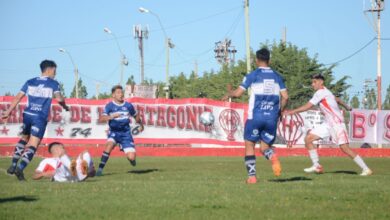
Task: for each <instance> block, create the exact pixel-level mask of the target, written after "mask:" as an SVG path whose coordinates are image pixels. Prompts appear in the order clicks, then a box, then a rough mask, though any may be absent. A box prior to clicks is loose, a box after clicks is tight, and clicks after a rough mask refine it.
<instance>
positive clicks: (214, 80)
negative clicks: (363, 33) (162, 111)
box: [170, 42, 350, 108]
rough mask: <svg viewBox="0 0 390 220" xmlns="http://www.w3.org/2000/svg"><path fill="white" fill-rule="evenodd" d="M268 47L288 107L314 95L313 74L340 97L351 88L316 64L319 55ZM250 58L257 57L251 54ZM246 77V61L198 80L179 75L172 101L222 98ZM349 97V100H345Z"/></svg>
mask: <svg viewBox="0 0 390 220" xmlns="http://www.w3.org/2000/svg"><path fill="white" fill-rule="evenodd" d="M262 47H267V48H269V49H270V51H271V54H272V58H271V63H270V66H271V68H273V69H274V70H276V71H277V72H279V73H280V74H281V75H282V77H283V78H284V80H285V84H286V86H287V89H288V92H289V97H290V102H289V108H293V107H297V106H299V105H302V104H303V103H306V102H307V101H308V100H309V99H310V98H311V97H312V95H313V90H312V89H311V79H310V77H311V76H312V75H313V74H314V73H322V74H323V75H324V76H325V78H326V81H325V85H326V86H327V87H328V88H329V89H330V90H331V91H332V92H334V94H335V95H337V96H341V95H342V94H345V91H346V90H347V89H348V88H349V87H350V85H348V84H347V82H346V81H347V79H348V78H349V77H348V76H344V77H342V78H341V79H339V80H337V81H336V80H335V78H334V75H333V68H334V66H330V67H325V66H324V65H323V64H320V63H319V62H318V61H317V56H315V57H314V58H311V57H310V56H309V55H308V54H307V51H306V49H300V48H298V47H297V46H295V45H293V44H291V43H289V44H284V43H281V42H280V43H276V42H274V43H273V44H272V45H268V44H262V45H260V48H262ZM251 57H255V55H254V54H253V52H252V55H251ZM252 60H253V61H252V63H251V66H252V70H254V69H255V68H256V65H255V62H254V59H252ZM246 74H247V71H246V62H245V61H244V60H239V61H238V62H237V63H236V64H235V65H231V66H223V67H222V68H221V70H220V71H219V72H216V73H215V72H213V71H211V72H205V73H204V74H203V76H202V77H198V78H196V77H195V75H194V74H193V73H192V74H190V75H189V76H186V75H185V74H184V73H180V74H179V75H178V76H175V77H171V79H170V84H171V86H172V97H173V98H189V97H198V96H199V94H200V93H203V94H207V95H206V97H207V98H211V99H220V98H221V97H222V96H223V95H224V94H225V93H226V91H227V88H226V87H227V85H228V84H230V85H232V86H233V89H234V88H236V87H237V86H238V85H239V84H240V83H241V82H242V80H243V78H244V76H245V75H246ZM345 98H347V97H345ZM247 100H248V95H247V94H245V95H244V96H243V97H241V98H239V99H234V100H233V101H235V102H247Z"/></svg>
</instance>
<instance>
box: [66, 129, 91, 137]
mask: <svg viewBox="0 0 390 220" xmlns="http://www.w3.org/2000/svg"><path fill="white" fill-rule="evenodd" d="M91 130H92V128H86V129H82V128H72V132H71V134H70V136H71V137H76V136H77V134H80V135H83V136H84V137H88V136H89V135H91Z"/></svg>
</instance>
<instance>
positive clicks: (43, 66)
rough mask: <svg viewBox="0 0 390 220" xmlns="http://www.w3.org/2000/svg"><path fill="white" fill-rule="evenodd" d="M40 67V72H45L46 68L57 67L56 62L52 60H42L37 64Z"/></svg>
mask: <svg viewBox="0 0 390 220" xmlns="http://www.w3.org/2000/svg"><path fill="white" fill-rule="evenodd" d="M39 66H40V67H41V72H42V73H43V72H45V71H46V69H47V68H53V67H57V64H56V63H55V62H54V61H52V60H44V61H42V62H41V64H40V65H39Z"/></svg>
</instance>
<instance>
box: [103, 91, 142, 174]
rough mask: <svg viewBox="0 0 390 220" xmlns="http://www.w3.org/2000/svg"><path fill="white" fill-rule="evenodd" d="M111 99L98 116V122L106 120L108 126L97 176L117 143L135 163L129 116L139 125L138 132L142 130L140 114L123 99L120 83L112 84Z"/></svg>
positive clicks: (134, 163)
mask: <svg viewBox="0 0 390 220" xmlns="http://www.w3.org/2000/svg"><path fill="white" fill-rule="evenodd" d="M111 94H112V101H111V102H110V103H108V104H107V105H106V107H105V109H104V112H103V115H102V116H101V118H99V121H100V122H108V125H109V127H110V130H109V134H108V139H107V143H106V149H105V150H104V151H103V154H102V157H101V160H100V164H99V168H98V171H97V173H96V175H97V176H101V175H102V174H103V169H104V166H105V165H106V163H107V161H108V158H109V157H110V153H111V151H112V150H113V149H114V147H115V145H116V144H119V147H120V150H121V151H123V152H124V153H125V154H126V156H127V159H128V160H129V161H130V164H131V165H132V166H135V165H136V152H135V145H134V140H133V137H132V135H131V129H130V117H135V121H136V123H138V124H139V125H140V126H139V132H142V131H143V130H144V127H143V125H142V122H141V118H140V115H139V114H137V111H136V110H135V109H134V106H133V105H132V104H131V103H130V102H126V101H125V100H124V94H123V88H122V86H120V85H117V86H114V87H113V88H112V89H111Z"/></svg>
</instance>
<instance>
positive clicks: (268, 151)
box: [263, 148, 274, 160]
mask: <svg viewBox="0 0 390 220" xmlns="http://www.w3.org/2000/svg"><path fill="white" fill-rule="evenodd" d="M263 155H264V157H265V159H267V160H270V159H271V158H272V156H273V155H274V150H273V149H272V148H268V149H266V150H265V151H264V152H263Z"/></svg>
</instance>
